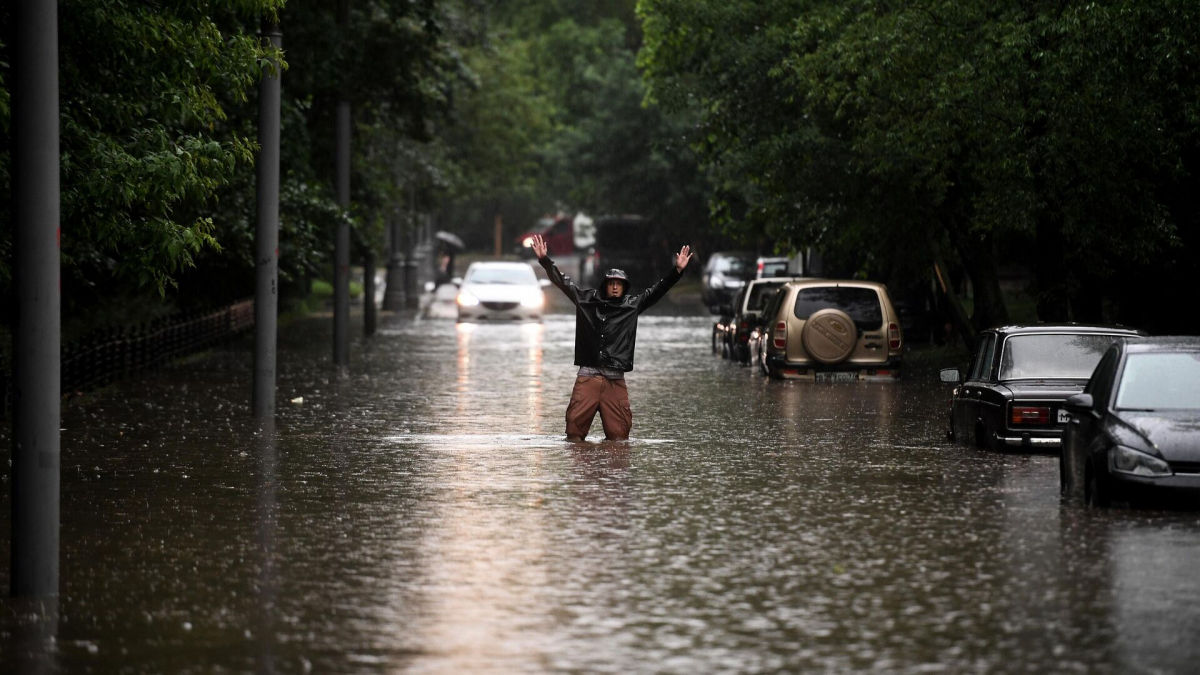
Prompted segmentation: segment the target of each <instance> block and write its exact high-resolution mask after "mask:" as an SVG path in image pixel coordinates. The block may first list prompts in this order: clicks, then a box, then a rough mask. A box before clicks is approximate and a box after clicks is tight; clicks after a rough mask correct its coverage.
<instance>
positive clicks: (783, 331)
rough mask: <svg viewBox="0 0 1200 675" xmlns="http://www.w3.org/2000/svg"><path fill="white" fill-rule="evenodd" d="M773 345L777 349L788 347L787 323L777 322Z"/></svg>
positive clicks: (772, 340) (772, 335) (772, 337)
mask: <svg viewBox="0 0 1200 675" xmlns="http://www.w3.org/2000/svg"><path fill="white" fill-rule="evenodd" d="M771 344H772V345H774V346H775V348H776V349H783V348H784V347H787V322H786V321H776V322H775V331H774V332H772V333H771Z"/></svg>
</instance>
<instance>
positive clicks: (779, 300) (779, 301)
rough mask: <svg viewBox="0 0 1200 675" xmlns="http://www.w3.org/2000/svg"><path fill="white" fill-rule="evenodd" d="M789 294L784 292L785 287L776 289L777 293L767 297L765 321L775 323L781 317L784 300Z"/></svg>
mask: <svg viewBox="0 0 1200 675" xmlns="http://www.w3.org/2000/svg"><path fill="white" fill-rule="evenodd" d="M786 295H787V293H784V292H783V286H780V287H778V288H777V289H775V292H774V293H772V294H771V295H769V296H767V302H766V305H765V306H764V307H763V312H762V318H763V320H764V321H773V320H774V319H775V318H776V317H777V316H778V315H779V309H780V306H781V305H783V298H784V296H786Z"/></svg>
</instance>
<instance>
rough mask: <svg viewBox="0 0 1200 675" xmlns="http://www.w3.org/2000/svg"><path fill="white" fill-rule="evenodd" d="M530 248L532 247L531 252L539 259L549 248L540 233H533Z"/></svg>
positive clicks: (543, 256)
mask: <svg viewBox="0 0 1200 675" xmlns="http://www.w3.org/2000/svg"><path fill="white" fill-rule="evenodd" d="M530 248H532V249H533V254H534V255H535V256H537V257H538V258H539V259H541V258H545V257H546V252H547V250H548V249H549V247H548V246H546V240H545V239H542V235H540V234H535V235H533V243H532V245H531V246H530Z"/></svg>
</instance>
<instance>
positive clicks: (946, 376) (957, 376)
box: [938, 368, 962, 384]
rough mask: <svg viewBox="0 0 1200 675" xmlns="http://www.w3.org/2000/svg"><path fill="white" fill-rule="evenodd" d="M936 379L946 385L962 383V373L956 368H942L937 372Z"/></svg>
mask: <svg viewBox="0 0 1200 675" xmlns="http://www.w3.org/2000/svg"><path fill="white" fill-rule="evenodd" d="M938 379H939V380H941V381H942V382H945V383H946V384H958V383H959V382H962V373H960V372H958V368H942V369H941V370H939V371H938Z"/></svg>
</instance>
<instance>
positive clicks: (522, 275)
mask: <svg viewBox="0 0 1200 675" xmlns="http://www.w3.org/2000/svg"><path fill="white" fill-rule="evenodd" d="M466 280H467V281H468V282H470V283H473V284H536V283H537V275H536V274H534V273H533V268H532V267H527V266H513V267H510V266H508V265H505V266H504V267H491V266H487V267H473V268H471V269H470V270H469V271H468V273H467V279H466Z"/></svg>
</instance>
